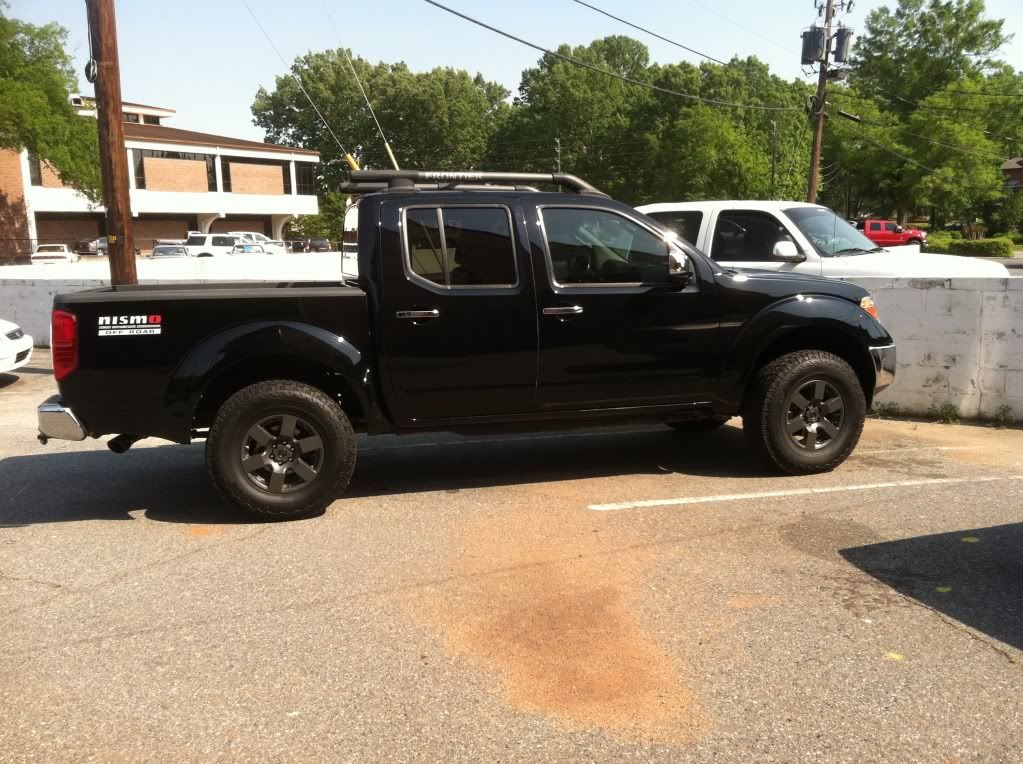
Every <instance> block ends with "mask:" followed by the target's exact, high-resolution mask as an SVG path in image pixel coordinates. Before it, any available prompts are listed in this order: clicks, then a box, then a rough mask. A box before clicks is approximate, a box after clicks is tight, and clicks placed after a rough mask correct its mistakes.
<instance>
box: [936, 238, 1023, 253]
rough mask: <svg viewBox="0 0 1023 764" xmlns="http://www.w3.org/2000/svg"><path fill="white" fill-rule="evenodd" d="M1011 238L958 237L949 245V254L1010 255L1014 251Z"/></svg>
mask: <svg viewBox="0 0 1023 764" xmlns="http://www.w3.org/2000/svg"><path fill="white" fill-rule="evenodd" d="M1015 249H1016V248H1015V246H1014V245H1013V243H1012V239H1008V238H1000V239H960V240H959V241H953V242H951V244H950V245H949V248H948V252H949V254H951V255H969V256H971V257H1012V255H1013V252H1014V251H1015Z"/></svg>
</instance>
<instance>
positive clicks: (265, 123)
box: [252, 50, 509, 190]
mask: <svg viewBox="0 0 1023 764" xmlns="http://www.w3.org/2000/svg"><path fill="white" fill-rule="evenodd" d="M352 63H353V66H354V67H355V69H356V71H358V73H359V76H360V78H361V79H362V81H363V84H364V85H365V87H366V91H367V93H368V94H369V97H370V99H371V100H372V103H373V107H374V109H375V111H376V114H377V117H378V118H379V120H380V123H381V125H382V126H383V129H384V132H385V133H386V135H387V138H388V140H389V142H390V144H391V146H392V148H393V149H394V153H395V155H396V156H397V158H398V161H399V163H400V164H401V166H402V167H409V168H420V169H429V168H434V167H436V168H439V169H465V168H467V167H473V166H475V165H476V164H477V163H478V162H479V161H480V160H481V159H482V158H483V156H484V154H485V152H486V149H487V145H488V142H489V139H490V136H491V134H492V133H493V131H494V130H495V128H496V125H497V123H498V121H499V120H500V118H501V114H502V113H503V111H504V110H505V109H507V108H508V107H507V104H506V103H505V99H506V98H507V97H508V95H509V94H508V91H506V90H505V89H504V88H503V87H501V86H500V85H498V84H496V83H493V82H488V81H487V80H485V79H484V78H483V77H482V76H481V75H479V74H477V75H475V76H471V75H470V74H469V73H468V72H465V71H461V70H456V69H450V68H437V69H434V70H432V71H429V72H412V71H410V70H409V68H408V67H407V66H406V65H405V64H403V63H397V64H385V63H379V64H376V65H373V64H370V63H369V62H367V61H365V60H363V59H361V58H355V57H353V61H352ZM302 87H304V88H305V89H306V91H307V92H308V93H309V94H310V96H311V97H312V99H313V101H314V102H315V103H316V105H317V106H318V107H319V109H320V111H321V113H322V114H323V116H324V118H325V119H326V121H327V123H328V124H329V125H330V129H331V130H333V132H334V134H335V135H336V136H337V138H338V140H339V141H340V142H341V143H342V145H343V146H344V147H345V149H346V150H347V151H349V152H351V153H352V154H353V155H354V156H355V157H356V158H357V159H358V161H359V162H360V163H361V164H362V165H363V166H366V167H389V166H390V160H389V159H388V157H387V154H386V151H385V149H384V145H383V141H382V140H381V138H380V136H379V134H378V132H377V129H376V125H375V124H374V122H373V119H372V116H371V115H370V113H369V110H368V109H367V108H366V104H365V102H364V101H363V98H362V94H361V93H360V92H359V88H358V84H357V83H356V81H355V78H354V77H353V76H352V73H351V70H350V69H349V67H348V62H347V60H346V59H345V56H344V52H343V51H340V50H328V51H323V52H320V53H308V54H306V55H305V56H301V57H299V58H297V59H295V62H294V63H293V64H292V67H291V71H290V73H288V74H286V75H283V76H280V77H278V78H277V82H276V87H275V88H274V90H272V91H267V90H265V89H264V88H260V89H259V91H258V92H257V93H256V99H255V102H254V103H253V106H252V113H253V115H254V120H253V122H254V123H255V124H256V125H258V126H259V127H261V128H263V130H264V131H265V132H266V137H267V139H268V140H271V141H274V142H276V143H281V144H283V145H286V146H299V147H302V148H308V149H315V150H317V151H319V152H320V158H321V164H320V167H319V170H320V172H321V176H322V177H321V184H322V188H323V189H325V190H326V189H336V188H337V187H338V185H340V184H341V183H343V182H344V181H345V179H346V178H347V177H348V169H347V166H346V164H345V162H344V156H343V154H342V151H341V148H340V147H339V146H338V144H337V142H336V141H335V140H334V138H333V137H332V136H331V134H330V132H329V131H328V129H327V128H326V127H325V126H324V125H323V123H322V122H321V120H320V119H319V117H318V116H317V115H316V112H315V111H314V110H313V109H312V107H311V106H310V105H309V102H308V100H307V99H306V97H305V95H304V94H303V93H302Z"/></svg>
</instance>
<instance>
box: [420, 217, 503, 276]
mask: <svg viewBox="0 0 1023 764" xmlns="http://www.w3.org/2000/svg"><path fill="white" fill-rule="evenodd" d="M405 219H406V228H407V230H406V241H407V245H408V266H409V268H410V269H411V271H412V273H414V274H415V275H417V276H419V277H420V278H423V279H425V280H427V281H430V282H432V283H434V284H437V285H438V286H448V287H453V288H458V287H466V286H514V285H515V283H516V281H517V280H516V277H515V250H514V248H513V246H512V237H511V225H510V221H509V217H508V210H507V209H505V208H503V207H500V208H489V207H488V208H482V207H446V208H443V209H441V210H440V211H439V212H438V210H437V208H429V209H411V210H408V211H407V213H406V218H405ZM442 230H443V237H442V236H441V232H442Z"/></svg>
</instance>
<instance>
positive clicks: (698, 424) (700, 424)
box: [667, 417, 728, 432]
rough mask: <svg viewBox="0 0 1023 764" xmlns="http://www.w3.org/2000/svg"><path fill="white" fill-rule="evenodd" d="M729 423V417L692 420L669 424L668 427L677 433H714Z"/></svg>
mask: <svg viewBox="0 0 1023 764" xmlns="http://www.w3.org/2000/svg"><path fill="white" fill-rule="evenodd" d="M727 423H728V417H710V418H708V419H691V420H689V421H687V422H668V423H667V424H668V427H670V428H671V429H673V430H674V431H675V432H713V431H714V430H718V429H720V428H721V427H723V426H724V425H725V424H727Z"/></svg>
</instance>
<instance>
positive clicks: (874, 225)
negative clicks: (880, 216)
mask: <svg viewBox="0 0 1023 764" xmlns="http://www.w3.org/2000/svg"><path fill="white" fill-rule="evenodd" d="M870 230H871V231H880V230H881V224H880V223H871V224H870Z"/></svg>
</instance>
